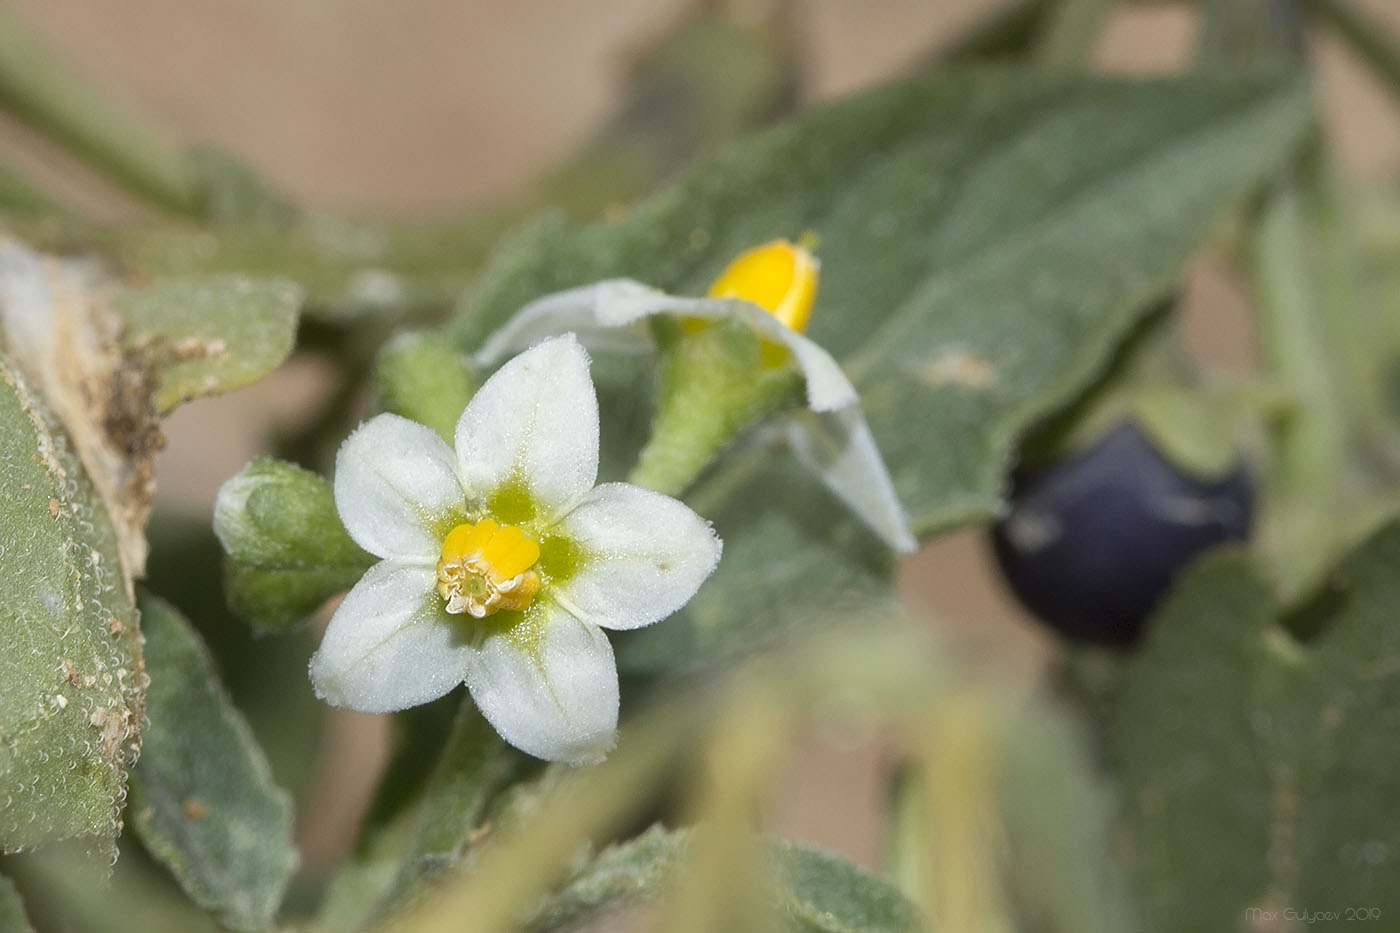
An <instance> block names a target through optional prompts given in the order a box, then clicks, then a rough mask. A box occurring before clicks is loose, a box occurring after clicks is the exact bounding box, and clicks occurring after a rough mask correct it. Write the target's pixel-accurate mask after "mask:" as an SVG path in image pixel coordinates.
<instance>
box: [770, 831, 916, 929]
mask: <svg viewBox="0 0 1400 933" xmlns="http://www.w3.org/2000/svg"><path fill="white" fill-rule="evenodd" d="M773 857H774V861H775V863H776V866H777V869H778V879H779V893H780V903H781V904H782V907H783V910H784V912H785V914H786V915H787V920H788V927H789V929H792V930H803V931H819V930H820V931H824V933H838V931H845V930H850V931H856V930H863V931H871V933H875V931H881V930H891V931H893V930H916V929H919V927H920V924H919V920H918V914H917V913H916V912H915V910H914V908H913V907H912V906H911V905H910V904H909V902H908V901H906V900H905V899H904V897H903V895H901V894H900V893H899V892H898V891H897V890H895V888H894V887H893V886H892V885H890V884H889V883H888V882H886V881H884V880H882V879H880V878H877V877H876V876H874V875H872V874H870V873H869V872H867V871H865V870H863V869H860V868H857V867H856V866H854V865H852V864H851V863H850V862H847V861H846V860H845V859H842V858H840V857H838V856H836V855H832V854H831V853H829V852H823V851H822V850H820V849H815V848H811V847H808V846H801V845H798V844H797V843H794V842H787V841H783V840H780V841H777V842H775V843H774V844H773Z"/></svg>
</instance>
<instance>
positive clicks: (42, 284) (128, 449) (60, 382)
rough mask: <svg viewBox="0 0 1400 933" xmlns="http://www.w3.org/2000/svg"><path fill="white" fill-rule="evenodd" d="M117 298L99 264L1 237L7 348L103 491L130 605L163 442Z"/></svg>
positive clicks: (1, 337) (1, 320)
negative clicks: (127, 346) (128, 347)
mask: <svg viewBox="0 0 1400 933" xmlns="http://www.w3.org/2000/svg"><path fill="white" fill-rule="evenodd" d="M117 292H118V284H117V282H116V281H115V280H114V279H113V278H111V276H109V275H108V274H106V273H105V272H104V270H103V268H102V266H101V265H100V264H99V263H98V262H96V261H95V260H88V259H77V258H67V257H58V256H46V255H43V254H40V253H36V252H34V251H33V250H30V249H29V248H28V247H26V246H24V245H23V244H21V243H19V242H18V241H15V240H9V239H6V238H4V237H0V346H3V348H4V350H5V352H6V353H7V354H8V355H9V358H10V360H11V361H12V362H13V364H14V366H15V367H16V368H17V370H18V371H19V372H21V373H23V374H24V377H25V379H26V380H27V381H28V382H29V384H30V385H31V386H32V387H33V389H34V391H35V392H36V393H37V394H38V396H39V397H40V398H42V399H43V400H44V404H45V406H46V407H47V408H48V410H49V411H50V412H52V413H53V415H54V416H55V418H56V419H57V422H58V423H59V424H61V425H62V426H63V430H64V432H65V433H66V434H67V436H68V439H69V441H70V442H71V444H72V448H73V452H74V453H75V455H76V456H77V458H78V459H79V460H80V461H81V463H82V465H83V467H84V468H85V470H86V472H87V475H88V477H89V479H90V480H91V482H92V485H93V486H94V487H95V488H96V492H97V494H98V496H99V497H100V500H101V504H102V506H103V508H104V509H105V511H106V513H107V515H108V516H109V517H110V518H111V522H112V525H113V528H114V530H115V532H116V536H117V551H118V554H119V555H120V558H121V563H120V565H119V566H120V570H121V571H122V572H123V573H124V575H125V576H126V578H127V579H126V590H127V596H128V597H130V596H131V582H130V581H131V579H132V578H133V577H135V576H139V575H140V574H141V573H142V572H143V571H144V569H145V565H146V539H145V536H144V534H143V533H142V529H143V528H144V526H145V524H146V518H147V516H148V515H149V514H150V510H151V496H152V495H153V494H154V492H155V455H156V452H157V451H158V450H159V449H160V447H161V444H162V439H161V435H160V429H159V427H158V426H157V423H156V419H155V415H154V413H153V412H152V410H151V401H150V376H149V374H148V372H147V370H146V368H145V366H144V365H133V361H132V359H131V357H130V354H129V353H128V352H127V351H125V350H124V349H123V347H122V343H121V337H122V330H123V323H122V320H121V317H120V316H119V315H118V313H117V311H116V309H115V307H114V305H113V299H114V296H115V295H116V294H117ZM112 567H113V569H114V571H115V570H116V569H117V568H118V565H117V564H115V563H114V564H113V565H112Z"/></svg>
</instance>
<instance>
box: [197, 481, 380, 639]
mask: <svg viewBox="0 0 1400 933" xmlns="http://www.w3.org/2000/svg"><path fill="white" fill-rule="evenodd" d="M214 534H216V535H217V536H218V538H219V542H220V543H221V544H222V545H223V547H224V552H225V553H226V554H227V555H228V560H227V562H226V563H225V565H224V566H225V583H226V590H227V594H228V600H229V606H230V608H232V609H233V611H234V612H235V613H236V614H237V615H239V616H240V617H241V618H243V619H245V620H246V621H248V622H250V623H252V624H253V625H256V626H258V627H260V628H265V629H273V630H286V629H289V628H291V627H292V626H294V625H296V624H297V623H299V622H301V621H302V620H303V619H305V618H306V617H307V616H309V615H310V614H311V613H313V612H315V611H316V609H317V608H318V607H319V606H320V605H321V603H323V602H325V601H326V599H328V598H329V597H331V596H333V595H334V594H336V593H338V592H340V591H341V590H344V589H346V588H347V587H349V586H351V585H352V584H354V582H355V581H356V580H358V579H359V578H360V575H361V574H363V573H364V571H365V569H366V568H368V567H369V566H370V565H371V564H373V563H374V560H375V559H374V557H373V556H372V555H370V554H368V553H367V552H365V551H364V550H363V549H362V548H361V547H360V546H359V545H358V544H356V543H355V542H354V541H352V540H350V536H349V535H348V534H347V533H346V531H345V526H344V525H342V524H341V522H340V517H339V516H338V515H337V514H336V510H335V497H334V495H333V494H332V492H331V485H330V483H328V482H327V481H326V480H325V479H323V478H322V477H320V476H318V475H316V474H315V473H312V472H311V471H309V470H304V469H302V468H301V467H298V466H296V465H295V464H291V463H287V462H285V461H281V460H274V459H272V458H270V457H263V458H260V459H258V460H254V461H253V462H252V463H250V464H248V465H247V466H246V467H244V468H243V470H242V471H241V472H239V473H238V474H237V475H236V476H233V477H232V478H230V479H229V480H228V481H227V482H225V483H224V485H223V487H222V488H221V489H220V490H219V497H218V500H217V501H216V502H215V505H214Z"/></svg>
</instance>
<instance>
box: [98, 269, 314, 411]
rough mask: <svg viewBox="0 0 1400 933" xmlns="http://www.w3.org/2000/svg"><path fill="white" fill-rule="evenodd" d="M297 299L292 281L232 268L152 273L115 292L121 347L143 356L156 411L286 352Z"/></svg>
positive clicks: (235, 383)
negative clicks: (186, 274) (141, 283)
mask: <svg viewBox="0 0 1400 933" xmlns="http://www.w3.org/2000/svg"><path fill="white" fill-rule="evenodd" d="M301 303H302V292H301V289H300V288H298V287H297V286H295V285H293V284H292V283H291V282H288V281H285V280H281V279H250V278H247V277H245V276H235V275H226V276H209V277H205V278H170V279H158V280H156V281H155V282H154V283H153V284H151V285H149V286H147V287H145V288H141V289H136V290H132V291H128V292H125V293H123V294H122V295H120V296H118V298H117V307H118V309H119V310H120V311H121V313H122V316H123V317H124V319H125V322H126V328H125V332H124V334H123V339H124V342H125V343H126V345H127V348H128V350H129V351H130V352H136V353H143V354H148V355H149V357H150V365H151V366H152V369H153V372H154V386H153V392H152V401H153V404H154V405H155V408H156V411H157V412H160V413H162V414H164V413H165V412H168V411H170V410H171V409H173V408H175V407H176V406H178V405H180V404H181V403H183V402H188V401H189V400H190V399H193V398H198V397H200V396H202V395H213V394H216V393H219V392H226V391H228V390H229V389H237V388H239V387H240V386H245V385H248V384H250V383H253V382H256V381H257V380H259V379H261V378H262V377H263V376H265V375H267V374H268V373H269V372H271V371H272V370H273V369H274V368H275V367H276V366H277V365H278V364H279V363H281V362H282V361H283V360H284V359H286V358H287V354H289V353H291V352H292V342H293V340H294V339H295V337H296V324H297V313H298V311H299V310H300V308H301Z"/></svg>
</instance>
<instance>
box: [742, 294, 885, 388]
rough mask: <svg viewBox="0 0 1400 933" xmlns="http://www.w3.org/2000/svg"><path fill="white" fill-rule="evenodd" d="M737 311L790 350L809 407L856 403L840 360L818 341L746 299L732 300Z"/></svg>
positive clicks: (760, 331) (755, 326)
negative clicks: (814, 341)
mask: <svg viewBox="0 0 1400 933" xmlns="http://www.w3.org/2000/svg"><path fill="white" fill-rule="evenodd" d="M734 303H735V304H738V305H739V306H740V310H739V311H738V313H739V314H740V315H741V316H743V317H744V318H745V319H746V320H747V321H748V322H749V323H750V324H752V325H753V326H754V328H755V329H756V330H757V331H758V332H759V333H761V334H763V335H765V336H766V337H768V338H769V339H770V340H773V341H775V342H777V343H781V344H782V345H783V346H785V347H787V348H788V349H789V350H791V351H792V355H793V357H795V358H796V360H797V367H798V369H800V370H802V378H803V379H804V380H805V381H806V383H807V404H808V406H810V407H811V409H812V410H813V411H835V410H836V409H838V408H844V407H846V406H847V405H854V404H856V403H857V400H858V396H857V395H856V390H855V386H853V385H851V380H849V379H847V378H846V374H845V372H843V371H842V369H841V364H840V363H837V362H836V360H835V359H834V358H833V357H832V355H831V354H830V353H827V352H826V351H825V350H823V349H822V347H821V345H820V344H817V343H813V342H812V341H811V340H808V339H807V338H806V337H804V336H802V335H801V334H799V333H797V332H796V331H793V330H789V329H788V327H787V326H786V325H784V324H783V322H782V321H780V320H778V319H777V318H775V317H774V316H773V315H771V314H769V313H768V312H767V311H764V310H763V309H762V308H760V307H759V306H758V305H756V304H750V303H749V302H747V301H741V302H734Z"/></svg>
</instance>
